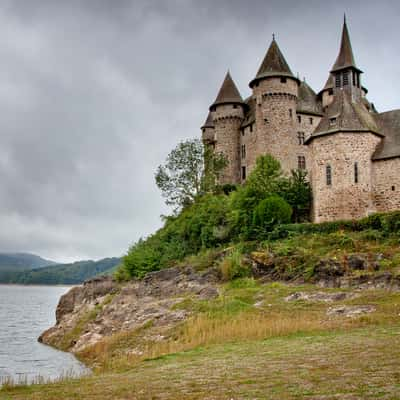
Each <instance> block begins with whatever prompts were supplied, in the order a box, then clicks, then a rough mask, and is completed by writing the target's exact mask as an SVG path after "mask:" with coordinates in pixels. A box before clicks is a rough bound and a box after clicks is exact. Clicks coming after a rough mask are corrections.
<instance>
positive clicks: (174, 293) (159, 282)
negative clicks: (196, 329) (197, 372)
mask: <svg viewBox="0 0 400 400" xmlns="http://www.w3.org/2000/svg"><path fill="white" fill-rule="evenodd" d="M217 282H218V273H217V271H216V270H212V269H211V270H208V271H206V272H197V271H195V270H194V269H193V268H191V267H185V268H169V269H165V270H162V271H157V272H152V273H149V274H148V275H147V276H146V277H145V278H144V279H143V280H135V281H132V282H129V283H127V284H124V285H120V284H119V283H118V282H116V281H114V280H113V279H112V278H110V277H109V278H97V279H92V280H90V281H87V282H85V283H84V285H82V286H77V287H74V288H72V289H71V290H70V291H69V292H68V293H66V294H65V295H64V296H62V298H61V299H60V302H59V305H58V307H57V311H56V316H57V323H56V325H55V326H54V327H52V328H50V329H48V330H47V331H46V332H44V333H43V334H42V335H41V336H40V338H39V341H41V342H43V343H46V344H50V345H53V346H55V347H59V348H63V349H64V350H69V351H72V352H79V351H81V350H83V349H85V348H86V347H87V346H90V345H93V344H95V343H97V342H99V341H100V340H102V339H103V338H104V337H107V336H110V335H112V334H113V333H116V332H124V331H134V330H136V329H139V328H142V327H144V326H151V327H152V328H154V329H153V331H152V334H153V335H154V337H158V338H160V337H163V335H162V332H163V331H165V330H167V329H168V328H169V327H171V326H173V325H174V324H177V323H179V322H180V321H183V320H184V319H185V318H187V317H188V316H189V315H190V313H189V312H188V311H185V310H182V309H179V307H177V304H178V303H180V302H181V301H183V300H184V299H185V298H187V297H188V296H189V297H196V298H199V299H212V298H215V297H216V296H218V288H217ZM77 327H81V329H80V331H79V330H77ZM66 338H70V339H68V341H67V342H66Z"/></svg>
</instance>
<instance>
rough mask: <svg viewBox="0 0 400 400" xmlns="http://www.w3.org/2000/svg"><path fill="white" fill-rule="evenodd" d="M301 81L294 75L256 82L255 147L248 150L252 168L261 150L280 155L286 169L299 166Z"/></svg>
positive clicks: (285, 170) (278, 157) (279, 158)
mask: <svg viewBox="0 0 400 400" xmlns="http://www.w3.org/2000/svg"><path fill="white" fill-rule="evenodd" d="M297 93H298V84H297V82H296V81H295V80H294V79H290V78H287V79H286V82H285V83H282V82H281V78H279V77H276V78H275V77H274V78H267V79H264V80H262V81H260V82H259V84H258V86H254V88H253V95H254V96H255V98H256V132H255V136H256V137H255V143H256V144H255V146H254V151H252V152H251V154H249V160H248V164H249V170H251V169H253V167H254V165H255V160H256V158H257V157H258V156H260V155H262V154H266V153H269V154H271V155H272V156H274V157H275V158H277V159H278V160H279V161H280V162H281V165H282V169H283V171H284V172H285V173H289V172H290V170H291V169H295V168H297V164H298V163H297V151H298V147H299V146H298V141H297V133H296V132H297V130H296V129H295V126H296V122H297V121H296V105H297Z"/></svg>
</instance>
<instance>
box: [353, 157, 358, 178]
mask: <svg viewBox="0 0 400 400" xmlns="http://www.w3.org/2000/svg"><path fill="white" fill-rule="evenodd" d="M354 183H358V162H355V163H354Z"/></svg>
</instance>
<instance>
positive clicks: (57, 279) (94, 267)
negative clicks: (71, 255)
mask: <svg viewBox="0 0 400 400" xmlns="http://www.w3.org/2000/svg"><path fill="white" fill-rule="evenodd" d="M120 262H121V258H118V257H112V258H104V259H102V260H100V261H92V260H89V261H77V262H74V263H71V264H57V265H51V266H46V267H42V268H36V269H29V270H23V271H21V270H19V271H12V270H0V283H18V284H26V285H29V284H31V285H33V284H41V285H75V284H79V283H82V282H83V281H85V280H86V279H89V278H92V277H94V276H96V275H103V274H111V273H113V272H114V270H115V269H116V267H117V266H118V265H119V264H120Z"/></svg>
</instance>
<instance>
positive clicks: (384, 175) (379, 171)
mask: <svg viewBox="0 0 400 400" xmlns="http://www.w3.org/2000/svg"><path fill="white" fill-rule="evenodd" d="M372 184H373V196H374V197H373V200H374V204H375V207H376V211H378V212H385V211H393V210H400V195H399V192H400V157H397V158H390V159H386V160H380V161H378V160H377V161H375V162H374V163H372Z"/></svg>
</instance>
